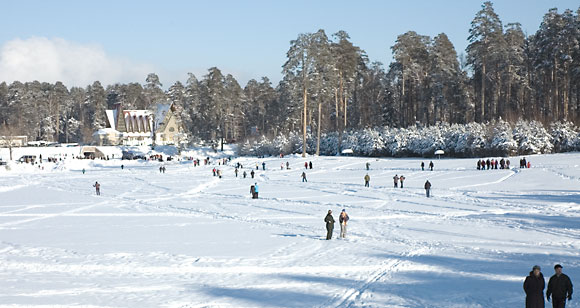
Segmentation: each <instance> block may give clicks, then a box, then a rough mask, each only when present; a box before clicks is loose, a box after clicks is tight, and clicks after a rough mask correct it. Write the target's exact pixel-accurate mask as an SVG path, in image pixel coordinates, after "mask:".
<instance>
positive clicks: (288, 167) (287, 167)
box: [286, 162, 290, 170]
mask: <svg viewBox="0 0 580 308" xmlns="http://www.w3.org/2000/svg"><path fill="white" fill-rule="evenodd" d="M286 170H290V163H289V162H286Z"/></svg>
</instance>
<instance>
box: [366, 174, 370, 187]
mask: <svg viewBox="0 0 580 308" xmlns="http://www.w3.org/2000/svg"><path fill="white" fill-rule="evenodd" d="M370 181H371V177H370V176H369V174H368V173H367V175H365V187H369V183H370Z"/></svg>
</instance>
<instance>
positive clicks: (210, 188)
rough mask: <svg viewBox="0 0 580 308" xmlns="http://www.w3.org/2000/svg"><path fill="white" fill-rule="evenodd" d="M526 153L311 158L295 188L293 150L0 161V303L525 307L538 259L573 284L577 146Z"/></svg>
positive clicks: (579, 198) (579, 197)
mask: <svg viewBox="0 0 580 308" xmlns="http://www.w3.org/2000/svg"><path fill="white" fill-rule="evenodd" d="M51 150H52V149H51ZM64 150H69V149H68V148H66V149H60V151H64ZM53 151H59V149H56V150H53ZM71 151H72V150H71ZM77 151H78V149H77ZM0 153H1V154H2V156H3V157H6V154H7V153H6V151H5V149H2V152H0ZM20 154H21V153H20ZM16 156H18V155H16ZM47 156H48V154H45V155H44V157H47ZM115 156H116V157H118V156H117V155H115ZM18 157H19V156H18ZM199 158H200V159H202V158H203V157H202V156H200V157H199ZM527 158H528V159H529V160H530V161H531V164H532V168H531V169H524V170H520V169H512V170H493V171H492V170H489V171H477V170H475V163H476V160H475V159H441V160H434V163H435V170H434V171H421V170H420V168H419V164H420V162H421V159H374V158H357V157H310V158H307V159H306V161H312V163H313V165H314V169H312V170H306V174H307V178H308V182H307V183H302V182H301V180H300V175H301V173H302V172H303V171H304V161H305V159H303V158H301V157H298V156H292V157H287V158H283V159H280V158H266V159H257V158H248V157H243V158H235V159H233V160H232V162H231V163H230V165H233V164H234V163H237V162H240V163H242V164H243V165H244V167H246V168H247V169H245V170H246V171H247V172H248V173H249V171H250V168H252V167H253V168H254V169H255V164H256V163H260V164H261V163H262V162H266V164H267V165H266V167H267V170H266V171H262V170H261V166H260V171H256V172H257V176H256V179H255V180H252V179H250V178H249V176H248V178H247V179H242V178H241V174H240V177H239V178H236V177H235V176H234V169H233V167H231V166H225V167H224V166H217V165H211V166H201V167H197V168H195V167H193V164H192V163H191V162H185V161H182V162H177V161H176V162H166V163H164V165H165V166H166V167H167V172H166V173H165V174H160V173H159V169H158V168H159V166H160V163H158V162H138V161H130V162H128V161H120V160H110V161H99V160H96V161H85V160H83V161H78V160H68V159H67V160H66V161H65V162H64V163H59V164H57V165H55V164H49V163H46V162H45V163H43V165H44V166H45V168H44V170H40V169H38V167H31V166H23V165H12V166H11V167H12V168H11V170H10V171H6V170H4V169H2V167H1V166H0V268H1V270H0V306H2V307H29V306H42V307H44V306H59V307H73V306H75V307H77V306H87V307H456V308H466V307H490V308H497V307H523V306H524V298H525V296H524V293H523V290H522V283H523V280H524V278H525V276H526V275H527V274H528V273H529V271H530V270H531V268H532V266H533V265H535V264H538V265H540V266H542V269H543V272H544V275H545V276H546V279H547V278H549V276H551V275H552V273H553V270H552V267H553V265H554V264H556V263H561V264H562V265H563V266H564V273H567V274H568V275H569V276H570V277H571V278H572V282H573V283H574V282H575V283H576V285H579V286H580V220H579V219H580V167H579V164H580V154H579V153H572V154H554V155H538V156H530V157H527ZM518 160H519V158H516V157H514V158H511V162H512V165H518ZM286 161H288V162H289V163H290V166H291V170H280V164H281V163H285V162H286ZM424 161H425V162H426V163H428V162H429V160H424ZM214 162H216V163H217V161H215V160H214ZM366 162H370V163H371V170H370V171H368V173H369V175H370V176H371V182H370V183H371V185H370V188H365V187H364V185H363V184H364V181H363V177H364V175H365V174H366V173H367V171H366V170H365V163H366ZM121 164H124V166H125V168H124V170H121V168H120V165H121ZM202 164H203V162H202ZM214 166H217V167H219V168H222V170H223V172H224V178H222V179H221V180H220V179H218V178H217V177H213V176H212V174H211V168H213V167H214ZM83 168H85V169H86V171H87V172H86V174H82V172H81V170H82V169H83ZM395 174H398V175H401V174H404V175H405V177H406V178H407V180H406V182H405V188H404V189H395V188H393V184H392V181H393V180H392V177H393V176H394V175H395ZM426 179H429V181H430V182H431V183H432V184H433V191H432V194H433V196H432V198H426V197H425V192H424V189H423V188H422V187H423V184H424V182H425V180H426ZM95 181H99V182H100V183H101V184H102V186H101V191H102V195H101V196H95V194H94V188H93V187H92V185H93V183H94V182H95ZM254 182H257V183H258V185H259V186H260V199H258V200H253V199H251V198H250V195H249V188H250V185H251V184H253V183H254ZM329 209H331V210H333V212H334V218H335V219H336V220H337V221H338V214H339V213H340V211H341V210H342V209H346V211H347V212H348V214H349V215H350V218H351V220H350V222H349V230H348V234H347V238H346V239H336V237H337V235H338V233H339V230H340V228H339V226H338V224H336V226H335V232H334V235H335V237H334V238H333V239H332V240H330V241H326V240H325V233H326V231H325V225H324V222H323V219H324V216H325V215H326V212H327V210H329ZM577 298H578V297H576V296H575V298H574V300H573V301H571V302H570V303H569V304H568V306H567V307H572V308H573V307H580V304H579V302H578V301H579V300H580V298H578V299H577Z"/></svg>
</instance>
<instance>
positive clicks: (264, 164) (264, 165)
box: [262, 162, 266, 170]
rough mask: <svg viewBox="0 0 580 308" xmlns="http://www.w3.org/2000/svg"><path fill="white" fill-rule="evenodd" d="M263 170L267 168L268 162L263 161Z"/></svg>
mask: <svg viewBox="0 0 580 308" xmlns="http://www.w3.org/2000/svg"><path fill="white" fill-rule="evenodd" d="M262 170H266V163H265V162H263V163H262Z"/></svg>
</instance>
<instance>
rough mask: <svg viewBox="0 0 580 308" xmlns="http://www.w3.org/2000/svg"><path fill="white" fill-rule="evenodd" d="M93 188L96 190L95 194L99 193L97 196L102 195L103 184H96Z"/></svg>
mask: <svg viewBox="0 0 580 308" xmlns="http://www.w3.org/2000/svg"><path fill="white" fill-rule="evenodd" d="M93 187H94V188H95V192H96V193H97V196H100V195H101V184H99V182H95V185H93Z"/></svg>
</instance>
